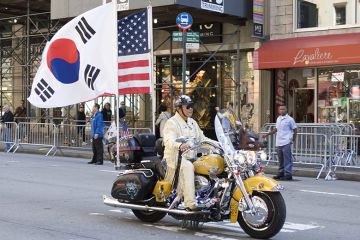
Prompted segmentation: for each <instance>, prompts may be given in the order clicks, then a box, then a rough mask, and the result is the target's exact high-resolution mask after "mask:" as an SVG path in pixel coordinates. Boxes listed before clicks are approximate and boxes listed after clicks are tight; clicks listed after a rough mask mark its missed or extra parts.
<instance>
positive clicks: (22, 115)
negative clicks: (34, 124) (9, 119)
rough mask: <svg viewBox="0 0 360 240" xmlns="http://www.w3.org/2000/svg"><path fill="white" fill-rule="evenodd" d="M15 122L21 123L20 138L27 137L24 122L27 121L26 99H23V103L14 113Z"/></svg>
mask: <svg viewBox="0 0 360 240" xmlns="http://www.w3.org/2000/svg"><path fill="white" fill-rule="evenodd" d="M14 118H15V122H16V123H18V124H19V138H20V140H21V139H23V138H24V139H25V138H26V136H25V132H26V129H25V128H26V125H25V124H23V123H22V122H25V121H26V106H25V100H21V105H20V106H18V107H17V108H16V110H15V113H14Z"/></svg>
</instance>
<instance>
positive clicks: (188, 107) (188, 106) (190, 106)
mask: <svg viewBox="0 0 360 240" xmlns="http://www.w3.org/2000/svg"><path fill="white" fill-rule="evenodd" d="M190 108H194V106H193V105H187V106H186V109H190Z"/></svg>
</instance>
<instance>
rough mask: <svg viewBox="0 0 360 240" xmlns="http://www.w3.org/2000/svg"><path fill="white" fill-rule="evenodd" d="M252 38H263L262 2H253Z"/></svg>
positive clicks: (255, 0)
mask: <svg viewBox="0 0 360 240" xmlns="http://www.w3.org/2000/svg"><path fill="white" fill-rule="evenodd" d="M253 22H254V32H253V34H254V37H258V38H262V37H263V36H264V0H254V1H253Z"/></svg>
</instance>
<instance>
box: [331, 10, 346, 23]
mask: <svg viewBox="0 0 360 240" xmlns="http://www.w3.org/2000/svg"><path fill="white" fill-rule="evenodd" d="M334 8H335V24H336V25H344V24H346V6H334Z"/></svg>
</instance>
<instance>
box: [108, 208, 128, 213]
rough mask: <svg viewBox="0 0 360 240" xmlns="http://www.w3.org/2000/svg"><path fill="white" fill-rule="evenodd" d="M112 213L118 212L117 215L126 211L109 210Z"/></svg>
mask: <svg viewBox="0 0 360 240" xmlns="http://www.w3.org/2000/svg"><path fill="white" fill-rule="evenodd" d="M109 211H110V212H117V213H124V212H125V211H124V210H121V209H113V210H109Z"/></svg>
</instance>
